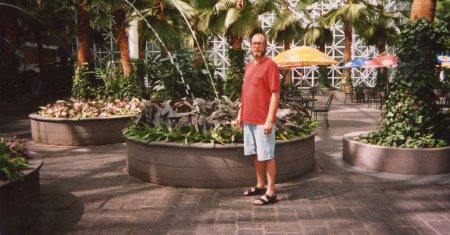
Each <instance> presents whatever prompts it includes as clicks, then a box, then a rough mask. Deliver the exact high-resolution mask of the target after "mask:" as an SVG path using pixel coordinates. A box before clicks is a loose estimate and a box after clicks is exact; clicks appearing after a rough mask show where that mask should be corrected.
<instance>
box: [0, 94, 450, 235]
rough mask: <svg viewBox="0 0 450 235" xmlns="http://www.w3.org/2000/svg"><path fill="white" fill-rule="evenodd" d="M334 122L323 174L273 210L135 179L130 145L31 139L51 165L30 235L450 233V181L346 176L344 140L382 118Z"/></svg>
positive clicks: (325, 132) (359, 113) (289, 189)
mask: <svg viewBox="0 0 450 235" xmlns="http://www.w3.org/2000/svg"><path fill="white" fill-rule="evenodd" d="M321 101H323V100H321ZM329 117H330V128H329V129H325V128H324V123H323V122H321V123H320V130H319V134H318V136H317V137H316V164H315V168H314V170H313V171H312V172H311V173H310V174H308V175H306V176H304V177H302V178H299V179H296V180H293V181H290V182H288V183H283V184H278V185H277V190H278V198H279V202H278V203H276V204H274V205H270V206H265V207H258V206H253V205H252V200H253V199H254V197H243V196H241V193H242V192H243V190H244V189H243V188H233V189H189V188H171V187H164V186H158V185H154V184H149V183H145V182H142V181H139V180H136V179H134V178H132V177H130V176H128V175H127V174H126V172H125V169H124V168H125V155H126V146H125V145H124V144H112V145H100V146H87V147H58V146H48V145H41V144H36V143H32V142H30V143H31V146H30V149H31V150H32V151H34V152H36V153H37V154H40V155H42V156H43V157H44V166H43V168H42V169H41V202H42V213H41V216H40V218H39V220H38V221H36V223H35V224H34V225H33V227H32V228H30V230H29V233H28V234H121V235H122V234H183V235H187V234H196V235H202V234H239V235H246V234H252V235H253V234H261V235H269V234H271V235H275V234H320V235H322V234H348V235H355V234H450V177H444V178H441V179H440V180H437V181H428V182H422V181H414V180H410V181H404V180H394V179H388V178H380V177H376V176H370V175H366V174H361V173H355V172H352V171H348V170H346V169H343V168H341V167H339V166H337V165H336V164H335V163H334V162H333V161H332V160H331V157H330V154H332V153H336V152H339V151H342V136H343V135H344V134H346V133H348V132H352V131H360V130H372V129H375V128H376V125H377V124H378V122H379V120H380V111H379V110H378V109H376V108H367V106H366V105H358V104H354V103H347V104H343V103H342V102H339V101H334V104H333V107H332V111H331V112H330V114H329ZM319 121H322V119H319ZM28 126H29V121H27V118H26V114H15V115H9V116H6V115H0V136H6V135H12V134H18V135H20V136H22V137H26V138H29V137H30V135H29V133H27V129H26V127H28ZM14 127H16V128H14ZM299 151H301V150H299ZM278 157H280V158H281V157H282V156H278Z"/></svg>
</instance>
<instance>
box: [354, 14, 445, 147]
mask: <svg viewBox="0 0 450 235" xmlns="http://www.w3.org/2000/svg"><path fill="white" fill-rule="evenodd" d="M448 37H449V33H448V31H447V30H446V28H445V26H444V25H442V24H433V23H429V22H427V21H425V20H423V19H421V20H416V21H414V22H412V23H410V24H408V25H407V26H406V27H405V28H404V30H403V31H402V32H401V34H400V40H399V43H398V45H397V55H398V56H399V59H400V63H399V66H398V71H397V72H396V74H395V78H394V80H393V81H392V82H391V83H390V84H389V90H390V93H389V96H388V98H387V101H386V112H385V113H384V114H383V118H382V121H381V124H380V127H379V129H378V130H377V131H375V132H372V133H369V134H367V135H362V136H359V137H358V138H357V139H358V140H359V141H361V142H365V143H370V144H375V145H384V146H392V147H404V148H425V147H439V146H444V145H448V142H446V141H445V140H444V139H442V138H440V137H438V136H437V135H435V132H433V131H432V128H430V125H432V124H433V122H432V121H431V120H433V119H434V118H435V117H436V116H437V114H438V110H439V109H438V107H437V105H436V102H435V100H436V95H435V94H434V93H433V87H435V85H436V83H437V80H438V75H437V72H438V71H437V69H436V64H437V61H436V53H439V52H442V51H444V47H443V42H444V41H445V40H447V38H448Z"/></svg>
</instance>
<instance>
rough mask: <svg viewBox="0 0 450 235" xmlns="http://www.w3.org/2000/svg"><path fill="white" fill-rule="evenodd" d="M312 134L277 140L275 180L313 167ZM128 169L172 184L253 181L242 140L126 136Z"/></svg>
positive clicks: (244, 183) (226, 185)
mask: <svg viewBox="0 0 450 235" xmlns="http://www.w3.org/2000/svg"><path fill="white" fill-rule="evenodd" d="M315 135H316V134H315V133H314V134H313V135H310V136H308V137H306V138H299V139H295V140H290V141H278V142H277V143H276V148H275V151H276V152H275V156H277V157H276V162H277V182H283V181H287V180H290V179H295V178H298V177H300V176H303V175H306V174H307V173H308V172H309V171H311V170H312V169H313V167H314V151H315V142H314V137H315ZM126 165H127V171H128V174H130V176H133V177H135V178H138V179H140V180H143V181H146V182H150V183H155V184H160V185H167V186H173V187H194V188H230V187H242V186H250V185H253V184H255V182H256V177H255V168H254V164H253V160H252V158H250V157H244V148H243V145H242V144H228V145H213V144H191V145H183V144H179V143H160V142H158V143H145V142H142V141H137V140H131V139H127V164H126Z"/></svg>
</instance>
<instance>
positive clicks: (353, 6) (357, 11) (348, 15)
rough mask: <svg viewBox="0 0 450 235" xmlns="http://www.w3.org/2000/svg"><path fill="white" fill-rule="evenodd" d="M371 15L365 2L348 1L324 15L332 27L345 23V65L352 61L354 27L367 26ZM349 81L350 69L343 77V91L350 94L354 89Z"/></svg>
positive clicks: (360, 0)
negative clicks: (338, 23)
mask: <svg viewBox="0 0 450 235" xmlns="http://www.w3.org/2000/svg"><path fill="white" fill-rule="evenodd" d="M369 15H370V9H369V8H368V7H367V5H366V4H365V2H364V1H363V0H347V2H346V4H345V5H343V6H342V7H340V8H336V9H333V10H331V11H330V12H328V13H327V14H325V15H324V18H325V19H324V20H325V22H326V23H327V24H328V25H330V26H334V25H335V24H336V23H337V22H338V21H342V22H343V23H344V37H345V39H344V45H345V47H344V63H347V62H349V61H350V60H351V59H352V51H351V49H352V30H353V27H352V26H354V25H357V24H362V25H364V24H367V21H368V19H369ZM349 80H350V69H346V70H344V73H343V75H342V82H341V84H342V85H341V90H343V91H345V92H349V91H351V90H352V89H353V88H352V84H351V82H350V81H349Z"/></svg>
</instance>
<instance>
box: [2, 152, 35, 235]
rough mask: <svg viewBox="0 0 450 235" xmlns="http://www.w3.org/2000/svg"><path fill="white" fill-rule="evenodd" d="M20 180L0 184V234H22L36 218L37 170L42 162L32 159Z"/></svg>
mask: <svg viewBox="0 0 450 235" xmlns="http://www.w3.org/2000/svg"><path fill="white" fill-rule="evenodd" d="M29 163H30V169H29V170H25V171H24V174H25V175H24V177H23V178H22V179H16V180H12V181H7V182H6V183H2V182H0V218H1V219H0V234H2V235H9V234H22V233H24V232H25V231H26V230H27V229H28V228H29V227H30V226H31V225H32V224H33V223H34V222H35V221H36V219H37V218H38V216H39V214H40V204H39V192H40V191H39V170H40V168H41V167H42V164H43V161H42V158H40V157H34V158H32V159H31V160H30V161H29Z"/></svg>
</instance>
